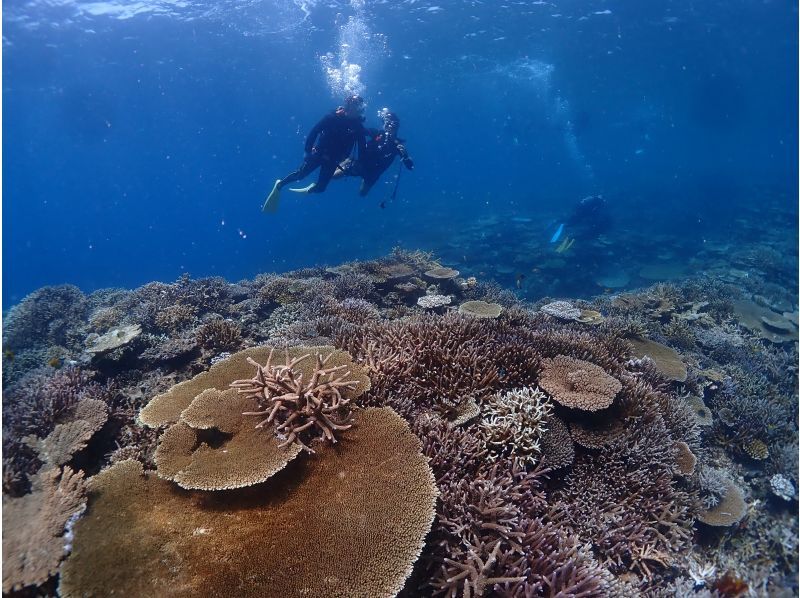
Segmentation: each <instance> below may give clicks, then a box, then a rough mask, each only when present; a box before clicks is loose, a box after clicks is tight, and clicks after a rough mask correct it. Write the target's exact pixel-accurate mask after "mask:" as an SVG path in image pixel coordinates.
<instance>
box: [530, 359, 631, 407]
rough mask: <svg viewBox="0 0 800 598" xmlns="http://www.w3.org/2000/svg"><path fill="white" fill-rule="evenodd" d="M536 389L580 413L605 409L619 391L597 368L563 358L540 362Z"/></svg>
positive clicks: (591, 364)
mask: <svg viewBox="0 0 800 598" xmlns="http://www.w3.org/2000/svg"><path fill="white" fill-rule="evenodd" d="M539 386H541V387H542V388H543V389H544V390H546V391H547V392H548V393H549V394H550V396H552V397H553V400H555V401H557V402H558V403H560V404H562V405H564V406H565V407H571V408H575V409H582V410H583V411H599V410H600V409H605V408H606V407H608V406H609V405H611V403H613V402H614V397H615V396H617V393H618V392H619V391H620V390H621V389H622V384H620V382H619V380H617V379H616V378H614V377H612V376H609V375H608V374H606V372H605V370H603V368H601V367H600V366H597V365H595V364H593V363H589V362H588V361H583V360H582V359H575V358H573V357H567V356H566V355H558V356H556V357H554V358H552V359H543V360H542V373H541V376H540V378H539Z"/></svg>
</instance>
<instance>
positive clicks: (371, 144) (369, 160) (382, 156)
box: [333, 108, 414, 197]
mask: <svg viewBox="0 0 800 598" xmlns="http://www.w3.org/2000/svg"><path fill="white" fill-rule="evenodd" d="M378 116H379V117H380V118H382V119H383V130H381V129H367V144H366V148H365V150H364V152H363V153H359V154H358V159H357V160H353V159H351V158H348V159H347V160H345V161H344V162H342V163H341V164H340V165H339V168H338V169H337V170H336V173H335V174H334V175H333V176H334V177H335V178H339V177H342V176H358V177H361V179H362V181H361V189H360V190H359V192H358V194H359V195H360V196H361V197H365V196H366V195H367V193H369V191H370V189H372V187H373V186H374V185H375V183H377V182H378V179H379V178H380V177H381V175H382V174H383V173H384V172H386V169H387V168H389V166H391V165H392V162H394V159H395V157H396V156H400V159H401V160H402V161H403V165H404V166H405V167H406V168H408V169H409V170H413V169H414V161H413V160H412V159H411V158H410V157H409V155H408V152H407V151H406V148H405V146H404V145H403V141H404V140H402V139H399V138H398V137H397V130H398V129H399V128H400V119H399V118H397V115H396V114H394V113H392V112H389V110H388V109H387V108H384V109H383V110H381V111H380V112H378Z"/></svg>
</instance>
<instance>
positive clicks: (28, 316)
mask: <svg viewBox="0 0 800 598" xmlns="http://www.w3.org/2000/svg"><path fill="white" fill-rule="evenodd" d="M88 309H89V305H88V302H87V300H86V297H85V296H84V294H83V293H82V292H81V291H80V289H78V287H76V286H73V285H59V286H49V287H43V288H41V289H38V290H36V291H34V292H33V293H31V294H30V295H28V296H27V297H25V298H24V299H23V300H22V301H20V302H19V303H18V304H17V305H15V306H14V307H12V308H11V309H10V310H8V313H7V314H5V315H4V317H3V349H4V350H11V351H14V352H19V351H22V350H24V349H30V348H32V347H34V346H51V345H61V346H65V347H70V346H72V347H76V346H78V345H79V344H80V343H79V339H80V336H81V334H80V333H79V331H78V328H79V327H80V325H81V323H82V322H84V321H85V319H86V316H87V314H88Z"/></svg>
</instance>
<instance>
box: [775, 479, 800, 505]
mask: <svg viewBox="0 0 800 598" xmlns="http://www.w3.org/2000/svg"><path fill="white" fill-rule="evenodd" d="M769 485H770V487H771V488H772V492H773V494H775V495H776V496H779V497H781V498H782V499H783V500H787V501H791V500H794V499H795V498H796V497H797V491H796V490H795V488H794V484H792V480H790V479H789V478H787V477H786V476H785V475H783V474H782V473H776V474H775V475H774V476H772V477H771V478H770V480H769Z"/></svg>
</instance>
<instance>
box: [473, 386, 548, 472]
mask: <svg viewBox="0 0 800 598" xmlns="http://www.w3.org/2000/svg"><path fill="white" fill-rule="evenodd" d="M551 409H552V407H551V405H550V402H549V401H548V400H547V397H546V396H545V394H544V393H543V392H542V391H540V390H539V389H538V388H520V389H515V390H511V391H508V392H503V393H499V394H497V395H494V396H491V397H489V398H488V399H487V400H486V402H485V413H484V416H483V418H482V419H481V420H480V423H479V424H478V426H479V429H480V431H481V436H480V437H481V439H482V440H483V442H485V443H486V446H487V448H488V457H487V458H488V460H489V462H493V461H496V460H497V459H498V458H501V457H505V458H508V459H510V460H512V461H513V462H514V463H516V464H517V465H518V466H521V467H524V466H525V465H535V464H536V463H537V462H538V460H539V455H540V454H541V440H542V436H543V435H544V433H545V432H546V431H547V426H546V422H547V419H548V417H549V416H550V413H551Z"/></svg>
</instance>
